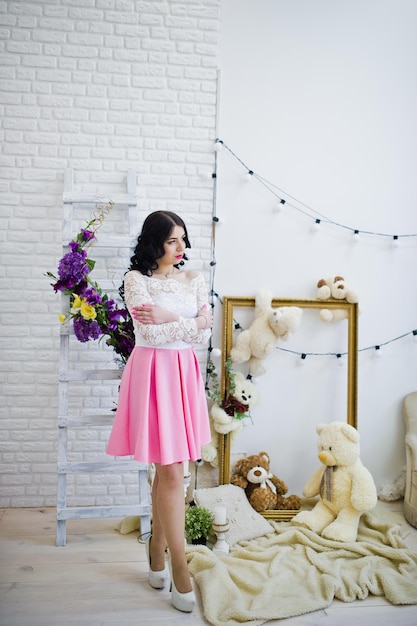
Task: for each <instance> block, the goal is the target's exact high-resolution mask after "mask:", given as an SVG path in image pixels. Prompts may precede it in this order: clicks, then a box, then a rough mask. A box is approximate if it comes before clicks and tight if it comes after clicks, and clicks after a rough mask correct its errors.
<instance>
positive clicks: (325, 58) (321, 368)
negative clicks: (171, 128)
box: [216, 0, 417, 490]
mask: <svg viewBox="0 0 417 626" xmlns="http://www.w3.org/2000/svg"><path fill="white" fill-rule="evenodd" d="M416 26H417V6H416V4H415V2H412V1H406V0H401V2H396V1H395V0H366V1H365V2H364V1H363V0H353V1H352V2H341V1H338V2H334V1H330V0H316V1H315V2H310V1H308V0H293V1H292V2H285V1H283V0H257V1H256V2H254V1H252V0H225V1H224V2H223V3H222V28H221V92H220V102H221V106H220V120H219V137H220V138H221V139H222V140H223V141H224V142H225V143H226V144H227V145H228V146H229V147H230V149H231V150H232V151H233V152H234V153H235V154H236V155H237V156H238V157H239V158H240V159H241V160H242V161H243V162H244V163H245V164H246V165H247V167H248V168H249V169H251V170H253V171H254V172H255V173H256V174H259V175H260V176H262V177H264V178H265V179H266V180H267V181H269V182H270V183H272V184H273V185H275V186H276V187H277V188H280V189H281V190H285V192H287V194H288V195H285V194H283V193H281V192H280V191H277V194H278V195H281V197H282V196H283V197H285V198H287V199H288V204H287V205H286V206H285V208H284V209H283V211H282V212H281V213H277V212H276V211H275V208H276V201H275V197H274V195H273V194H272V193H270V192H269V191H268V190H267V189H265V187H264V186H262V185H261V184H260V183H259V182H258V181H257V180H252V181H251V182H250V183H249V184H248V183H246V182H245V180H244V179H245V173H246V169H245V168H244V167H243V166H242V165H241V164H240V163H239V162H238V160H236V159H235V158H234V157H233V156H231V154H230V153H229V152H228V151H227V150H225V149H223V150H222V151H221V152H220V153H219V167H218V205H217V210H218V215H219V217H220V223H219V225H218V227H217V229H216V257H217V271H216V291H217V293H218V294H219V295H220V296H225V295H229V296H238V295H251V296H253V295H255V293H256V292H257V291H258V290H259V289H261V288H267V289H270V290H271V292H272V293H273V295H274V296H276V297H279V296H282V297H294V298H304V297H306V298H310V297H312V298H314V297H315V295H316V283H317V280H318V279H319V278H321V277H325V276H329V275H332V274H342V275H344V276H345V277H346V278H347V280H348V282H349V284H350V285H351V287H352V288H353V289H355V290H356V291H357V292H358V293H359V295H360V305H361V309H362V314H361V316H360V323H359V349H360V354H359V379H358V427H359V430H360V433H361V437H362V458H363V461H364V463H365V464H366V465H367V466H368V467H369V469H370V470H371V471H372V473H373V475H374V478H375V480H376V482H377V483H380V481H382V480H384V479H393V478H395V477H396V476H397V474H398V473H399V471H400V470H401V467H402V466H403V464H404V463H405V454H404V427H403V418H402V415H401V402H402V399H403V397H404V395H405V394H407V393H409V392H411V391H413V390H415V389H416V387H417V343H416V341H415V340H413V338H412V334H408V336H407V337H405V338H403V339H401V340H398V341H393V342H391V343H389V344H388V345H387V346H385V347H383V349H382V352H383V358H381V359H376V358H375V349H374V346H375V345H376V344H382V343H385V342H390V341H391V340H392V339H395V338H397V337H399V336H400V335H402V334H403V333H411V331H412V330H413V329H415V328H416V327H417V317H416V316H417V290H416V288H415V286H416V282H415V268H416V261H417V237H412V238H401V239H400V244H399V247H398V248H397V249H393V248H392V246H391V237H387V238H384V237H380V236H374V235H365V234H363V235H360V241H359V243H358V244H354V243H353V242H352V232H351V231H350V230H346V229H344V228H341V227H338V226H334V225H329V224H325V223H322V224H321V226H320V230H319V232H316V233H314V234H312V232H311V225H312V223H313V222H314V219H312V218H311V217H310V216H311V212H310V216H305V215H304V214H303V213H301V212H299V211H297V210H295V209H293V208H291V207H290V206H289V204H290V202H292V204H294V205H295V204H297V206H299V207H301V208H305V207H303V205H301V204H299V203H295V202H294V201H291V199H290V197H289V196H293V197H295V198H297V199H298V200H299V201H301V202H303V203H305V205H308V207H311V209H314V210H315V211H317V212H318V213H321V214H323V215H324V216H326V217H327V218H328V219H329V220H331V221H333V222H336V223H337V224H340V225H345V226H348V227H350V228H353V229H355V228H356V229H359V230H360V231H365V230H367V231H371V232H372V233H387V234H390V235H395V234H411V233H413V234H416V233H417V211H416V207H415V197H416V176H415V171H416V165H417V148H416V146H417V141H416V139H417V132H416V131H417V122H416V116H415V111H416V110H417V88H416V82H415V79H414V77H415V76H416V73H417V42H416V38H415V32H416ZM314 217H315V216H314ZM314 315H315V316H316V317H315V321H314V322H312V321H311V322H310V321H309V322H307V319H308V318H309V319H310V318H311V316H314ZM308 318H307V316H306V317H305V320H306V324H305V329H304V330H303V331H300V332H299V333H297V335H296V336H294V338H293V341H291V343H289V344H288V345H287V344H282V343H281V344H280V345H281V346H282V347H286V348H291V349H294V350H295V351H298V352H317V353H320V354H321V353H327V352H333V353H334V352H343V351H344V350H346V322H344V321H341V322H338V323H336V324H333V326H331V327H329V325H326V324H325V323H323V322H320V321H318V320H317V314H314V313H312V312H310V313H309V316H308ZM216 341H217V342H218V343H219V342H220V334H219V333H218V334H217V337H216ZM368 348H369V350H368ZM276 352H277V353H276V354H274V355H273V357H270V359H269V360H268V361H267V369H268V372H267V374H266V376H265V377H263V378H258V379H257V380H256V384H258V385H259V388H260V390H261V393H262V404H261V405H260V406H259V407H258V408H257V409H255V410H254V411H253V419H254V424H253V426H251V425H250V426H248V427H247V428H245V430H244V432H243V435H242V436H241V438H240V440H239V441H238V443H237V444H236V447H237V449H238V450H241V451H246V452H248V453H253V452H258V451H259V450H262V449H266V450H267V451H269V452H270V453H271V455H272V457H273V470H274V471H275V473H277V474H278V475H280V476H281V477H283V478H284V479H286V480H287V482H288V483H289V485H290V489H293V490H300V489H301V488H302V485H303V483H304V482H305V480H306V479H307V477H308V476H309V474H310V472H311V471H312V470H313V469H314V468H315V467H316V464H317V460H316V434H315V425H316V424H317V423H319V422H326V421H332V420H335V419H337V420H339V419H345V395H346V368H340V367H338V366H337V365H336V358H335V357H324V356H316V357H314V356H311V357H308V358H307V360H306V363H305V365H304V367H303V368H298V367H296V361H297V358H296V357H295V356H293V355H291V354H288V353H283V352H280V351H276ZM236 447H235V448H236Z"/></svg>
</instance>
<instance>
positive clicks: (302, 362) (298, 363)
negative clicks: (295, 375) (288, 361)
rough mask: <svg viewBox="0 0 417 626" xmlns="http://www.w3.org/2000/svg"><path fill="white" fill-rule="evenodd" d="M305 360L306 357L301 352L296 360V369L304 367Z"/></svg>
mask: <svg viewBox="0 0 417 626" xmlns="http://www.w3.org/2000/svg"><path fill="white" fill-rule="evenodd" d="M306 358H307V355H306V354H305V353H304V352H303V354H301V356H300V358H299V359H298V360H297V365H298V367H304V364H305V362H306Z"/></svg>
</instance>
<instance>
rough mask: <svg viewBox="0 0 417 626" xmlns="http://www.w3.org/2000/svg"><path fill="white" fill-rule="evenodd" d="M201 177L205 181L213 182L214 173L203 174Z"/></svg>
mask: <svg viewBox="0 0 417 626" xmlns="http://www.w3.org/2000/svg"><path fill="white" fill-rule="evenodd" d="M200 176H201V178H202V179H203V180H212V178H213V173H212V172H202V173H201V174H200Z"/></svg>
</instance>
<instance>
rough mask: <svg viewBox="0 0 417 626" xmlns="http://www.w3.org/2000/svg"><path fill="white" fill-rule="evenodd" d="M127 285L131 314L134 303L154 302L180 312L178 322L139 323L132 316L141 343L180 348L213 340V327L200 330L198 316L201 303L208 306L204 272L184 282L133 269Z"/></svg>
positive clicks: (138, 340) (125, 287)
mask: <svg viewBox="0 0 417 626" xmlns="http://www.w3.org/2000/svg"><path fill="white" fill-rule="evenodd" d="M124 289H125V302H126V306H127V308H128V310H129V313H130V314H131V311H132V307H133V306H140V305H141V304H145V303H152V304H157V305H158V306H161V307H163V308H165V309H168V310H169V311H172V312H174V313H176V314H177V315H178V316H179V319H178V321H177V322H167V323H165V324H139V322H137V321H136V320H135V319H134V318H132V319H133V327H134V331H135V344H136V345H137V346H147V347H157V348H167V349H175V350H178V349H181V348H189V347H190V344H204V343H207V341H208V340H209V337H210V334H211V329H210V328H204V329H202V330H199V329H198V328H197V322H196V319H195V318H196V316H197V313H198V311H199V310H200V309H201V307H202V306H203V305H204V304H206V305H207V306H208V294H207V287H206V283H205V281H204V278H203V276H202V275H201V274H197V276H195V277H194V278H192V279H191V280H190V281H188V282H184V283H183V282H179V281H177V280H176V279H175V278H167V279H166V280H161V279H159V278H153V277H152V276H144V275H143V274H141V273H140V272H138V271H135V270H132V271H130V272H127V274H126V276H125V279H124Z"/></svg>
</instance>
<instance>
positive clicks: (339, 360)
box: [336, 354, 344, 367]
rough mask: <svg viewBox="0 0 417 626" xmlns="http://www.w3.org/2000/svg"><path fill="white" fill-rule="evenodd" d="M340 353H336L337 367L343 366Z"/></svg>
mask: <svg viewBox="0 0 417 626" xmlns="http://www.w3.org/2000/svg"><path fill="white" fill-rule="evenodd" d="M342 356H343V355H342V354H336V359H337V364H338V366H339V367H343V366H344V362H343V358H342Z"/></svg>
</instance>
